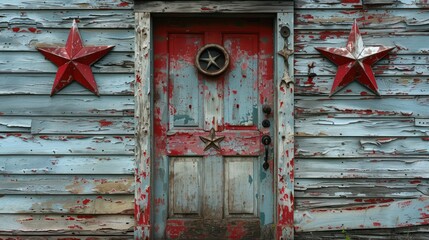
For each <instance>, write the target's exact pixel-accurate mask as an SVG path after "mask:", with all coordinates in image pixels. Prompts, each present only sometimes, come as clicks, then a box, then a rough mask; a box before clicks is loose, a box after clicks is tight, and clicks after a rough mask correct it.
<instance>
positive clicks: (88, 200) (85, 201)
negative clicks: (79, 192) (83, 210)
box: [82, 199, 91, 205]
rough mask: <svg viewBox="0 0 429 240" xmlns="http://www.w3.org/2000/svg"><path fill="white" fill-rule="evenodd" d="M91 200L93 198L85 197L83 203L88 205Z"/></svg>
mask: <svg viewBox="0 0 429 240" xmlns="http://www.w3.org/2000/svg"><path fill="white" fill-rule="evenodd" d="M89 202H91V199H85V200H83V201H82V203H83V205H87V204H88V203H89Z"/></svg>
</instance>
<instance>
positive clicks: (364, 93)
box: [360, 91, 368, 96]
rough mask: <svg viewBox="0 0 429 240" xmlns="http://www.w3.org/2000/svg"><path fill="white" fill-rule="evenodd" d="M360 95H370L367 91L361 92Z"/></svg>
mask: <svg viewBox="0 0 429 240" xmlns="http://www.w3.org/2000/svg"><path fill="white" fill-rule="evenodd" d="M360 95H361V96H366V95H368V93H367V92H365V91H362V92H360Z"/></svg>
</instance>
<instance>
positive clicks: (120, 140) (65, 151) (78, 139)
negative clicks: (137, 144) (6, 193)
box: [0, 133, 134, 155]
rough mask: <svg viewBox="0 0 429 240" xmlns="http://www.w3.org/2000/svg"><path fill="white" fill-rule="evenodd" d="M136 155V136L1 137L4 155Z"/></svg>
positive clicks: (1, 151)
mask: <svg viewBox="0 0 429 240" xmlns="http://www.w3.org/2000/svg"><path fill="white" fill-rule="evenodd" d="M7 154H13V155H15V154H28V155H41V154H43V155H46V154H55V155H76V154H78V155H81V154H85V155H111V154H114V155H132V154H134V137H132V136H81V135H71V136H64V135H30V134H18V133H17V134H13V133H12V134H0V155H7Z"/></svg>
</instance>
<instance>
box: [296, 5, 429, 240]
mask: <svg viewBox="0 0 429 240" xmlns="http://www.w3.org/2000/svg"><path fill="white" fill-rule="evenodd" d="M428 6H429V5H428V4H427V2H426V1H411V0H365V1H363V0H353V1H343V0H330V1H313V0H297V1H295V65H294V70H295V91H296V93H295V117H296V118H295V136H296V139H295V140H296V141H295V148H296V160H295V206H296V211H295V231H296V234H295V236H296V238H297V239H347V237H350V238H351V239H429V237H428V236H429V227H428V224H429V218H428V216H429V215H428V214H427V210H428V208H429V198H428V197H427V196H429V171H428V169H429V158H428V156H429V138H428V137H429V127H425V126H421V124H418V122H419V119H424V118H429V111H428V110H429V71H428V66H429V57H428V52H429V45H428V44H427V42H428V39H429V38H428V37H429V36H428V32H427V28H428V27H429V22H428V19H429V12H428V11H427V10H426V9H427V8H428ZM355 19H356V20H357V22H358V25H359V27H360V30H361V33H362V36H363V40H364V44H365V45H366V46H370V45H385V46H393V47H396V48H395V49H394V50H393V51H392V54H390V55H389V56H388V57H386V58H384V59H383V60H381V61H379V62H378V63H376V64H375V65H374V66H373V69H374V73H375V77H376V79H377V84H378V86H379V91H380V94H381V97H377V96H374V95H373V94H372V93H371V92H369V91H368V90H367V89H365V88H364V87H362V86H361V85H359V84H358V83H352V84H350V85H348V86H347V87H345V88H344V89H343V90H341V91H339V92H338V93H336V94H335V95H334V96H332V97H329V93H330V90H331V87H332V83H333V79H334V76H335V74H336V72H337V66H336V65H335V64H333V63H331V62H330V61H329V60H328V59H326V58H324V57H323V56H322V55H320V54H319V53H318V52H317V51H316V50H315V49H314V47H345V45H346V42H347V38H348V35H349V33H350V30H351V27H352V24H353V21H354V20H355ZM309 73H314V74H315V76H314V77H309Z"/></svg>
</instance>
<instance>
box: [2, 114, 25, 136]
mask: <svg viewBox="0 0 429 240" xmlns="http://www.w3.org/2000/svg"><path fill="white" fill-rule="evenodd" d="M0 132H2V133H5V132H6V133H7V132H15V133H29V132H31V119H30V118H23V117H3V116H0Z"/></svg>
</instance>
